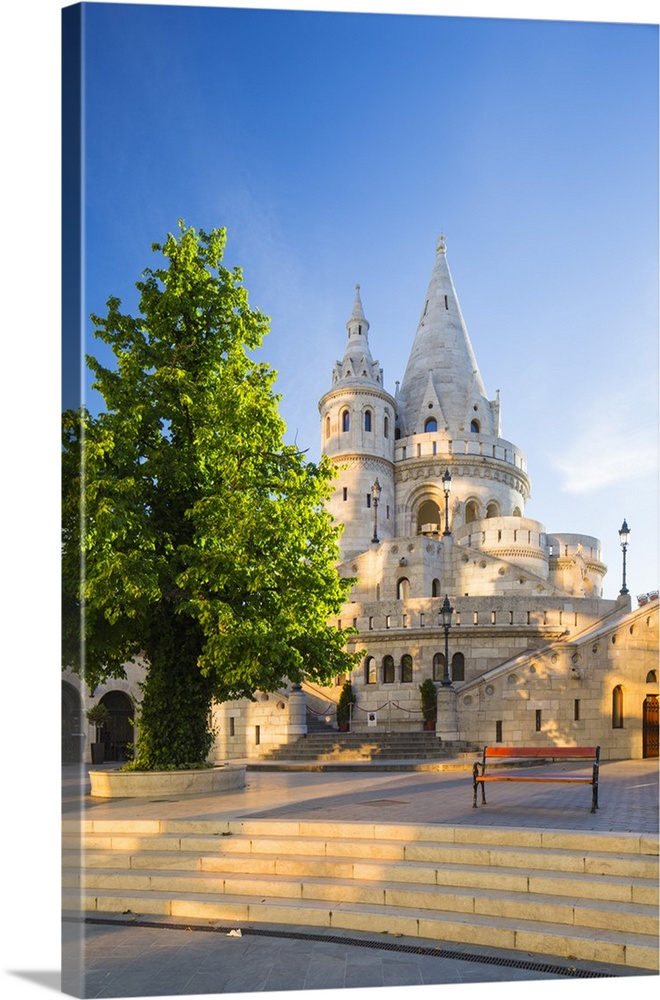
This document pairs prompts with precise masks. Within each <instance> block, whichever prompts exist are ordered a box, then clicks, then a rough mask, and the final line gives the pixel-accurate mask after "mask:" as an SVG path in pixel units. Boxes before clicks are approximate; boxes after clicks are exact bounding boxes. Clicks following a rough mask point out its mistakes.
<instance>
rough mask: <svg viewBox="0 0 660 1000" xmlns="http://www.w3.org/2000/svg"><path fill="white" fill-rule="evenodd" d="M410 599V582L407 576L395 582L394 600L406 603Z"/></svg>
mask: <svg viewBox="0 0 660 1000" xmlns="http://www.w3.org/2000/svg"><path fill="white" fill-rule="evenodd" d="M409 597H410V580H409V579H408V577H407V576H402V577H401V579H400V580H397V582H396V599H397V601H407V600H408V598H409Z"/></svg>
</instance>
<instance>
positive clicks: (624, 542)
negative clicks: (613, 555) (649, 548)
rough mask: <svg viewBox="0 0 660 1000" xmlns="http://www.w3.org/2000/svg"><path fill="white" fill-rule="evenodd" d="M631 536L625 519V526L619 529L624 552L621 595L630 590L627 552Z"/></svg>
mask: <svg viewBox="0 0 660 1000" xmlns="http://www.w3.org/2000/svg"><path fill="white" fill-rule="evenodd" d="M629 534H630V528H629V527H628V525H627V523H626V519H625V518H624V519H623V524H622V525H621V527H620V528H619V538H620V540H621V551H622V552H623V586H622V587H621V590H620V591H619V593H620V594H627V593H628V588H627V587H626V552H627V551H628V535H629Z"/></svg>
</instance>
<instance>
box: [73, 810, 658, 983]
mask: <svg viewBox="0 0 660 1000" xmlns="http://www.w3.org/2000/svg"><path fill="white" fill-rule="evenodd" d="M63 907H64V910H65V913H66V914H68V915H73V916H79V915H80V914H82V915H83V916H84V915H88V916H91V915H94V916H96V917H97V918H98V917H99V915H103V914H106V915H107V914H115V915H117V914H129V913H130V914H132V915H135V916H137V915H140V916H145V915H150V916H151V918H153V917H154V916H156V917H157V916H163V917H165V916H166V917H169V918H180V919H182V920H186V919H203V920H208V921H209V922H212V923H220V924H221V925H226V927H227V929H228V930H229V929H232V928H241V927H243V928H247V927H254V926H255V925H257V926H258V925H261V924H276V925H280V926H282V925H296V926H300V925H303V926H305V927H306V928H314V929H319V928H324V929H327V930H331V929H341V930H342V931H354V932H356V933H360V932H371V933H382V934H388V935H393V936H397V935H405V936H406V937H411V938H419V939H420V944H421V943H422V940H423V941H426V943H428V942H459V943H460V944H461V945H466V944H471V945H478V946H492V947H497V948H502V949H510V950H517V951H520V952H525V954H526V956H527V955H528V954H529V953H537V954H541V955H544V956H555V957H557V958H561V959H569V960H584V961H590V962H601V963H608V964H614V965H619V966H622V973H623V974H625V967H626V966H627V967H629V968H631V969H632V968H634V969H636V970H640V969H641V970H649V971H653V972H657V970H658V837H657V835H646V834H642V835H638V834H617V833H593V832H589V833H586V832H585V833H575V832H570V831H545V830H533V829H523V830H520V829H518V830H516V829H499V828H492V827H490V828H480V827H467V826H460V827H452V826H439V825H434V826H427V825H412V824H408V825H391V824H373V823H372V824H369V823H333V822H323V821H318V822H308V821H281V820H280V821H271V820H244V821H240V820H228V821H213V820H204V821H182V820H123V821H122V820H105V821H102V820H96V821H95V820H83V821H82V822H78V821H73V820H71V821H66V820H65V821H64V828H63Z"/></svg>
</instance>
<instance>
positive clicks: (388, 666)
mask: <svg viewBox="0 0 660 1000" xmlns="http://www.w3.org/2000/svg"><path fill="white" fill-rule="evenodd" d="M383 684H394V657H393V656H389V655H388V656H384V657H383Z"/></svg>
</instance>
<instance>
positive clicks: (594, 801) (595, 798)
mask: <svg viewBox="0 0 660 1000" xmlns="http://www.w3.org/2000/svg"><path fill="white" fill-rule="evenodd" d="M591 784H592V792H591V811H592V813H595V812H596V810H597V809H598V771H597V769H596V768H595V767H594V776H593V781H592V783H591Z"/></svg>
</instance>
